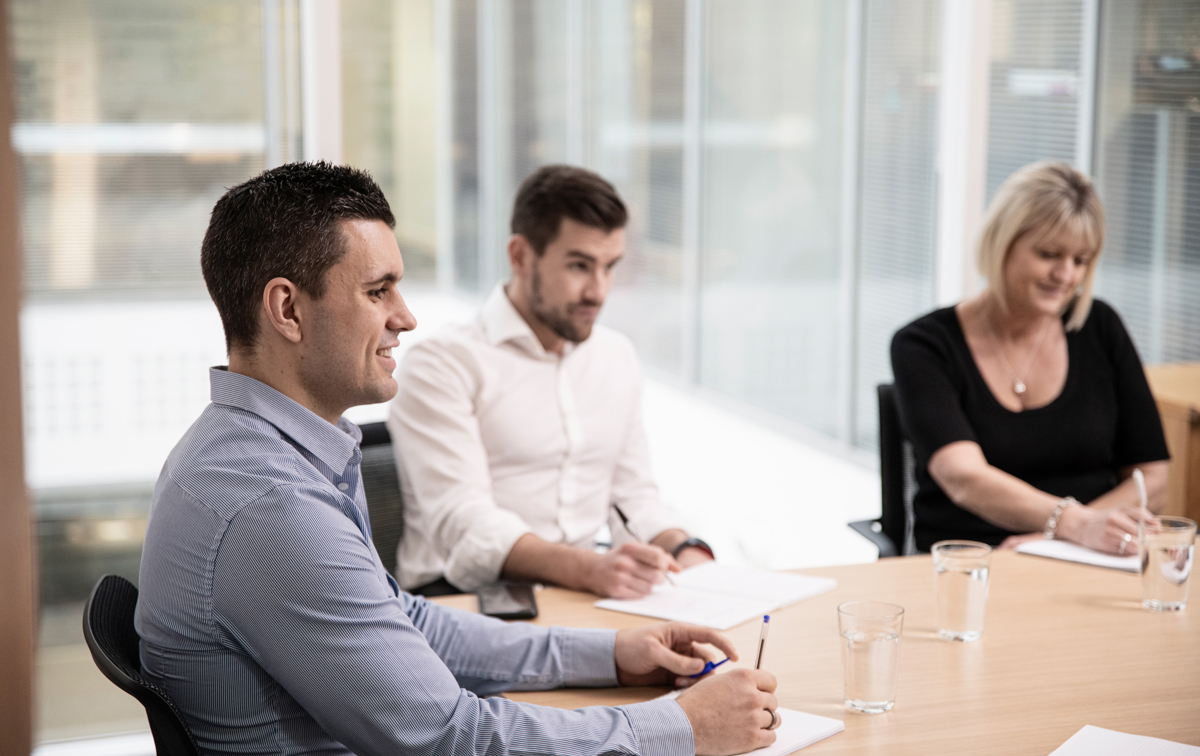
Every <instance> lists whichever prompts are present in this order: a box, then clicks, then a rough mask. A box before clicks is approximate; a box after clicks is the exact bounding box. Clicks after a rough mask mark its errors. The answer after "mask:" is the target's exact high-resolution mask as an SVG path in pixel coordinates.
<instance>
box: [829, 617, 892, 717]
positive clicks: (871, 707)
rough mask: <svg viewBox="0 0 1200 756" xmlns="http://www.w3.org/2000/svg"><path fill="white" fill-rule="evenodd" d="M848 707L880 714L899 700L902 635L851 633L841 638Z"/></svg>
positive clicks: (884, 632)
mask: <svg viewBox="0 0 1200 756" xmlns="http://www.w3.org/2000/svg"><path fill="white" fill-rule="evenodd" d="M842 638H843V640H844V643H843V644H842V665H843V667H844V668H845V672H846V677H845V698H846V706H848V707H850V708H851V709H854V710H855V711H863V712H867V713H869V714H878V713H880V712H884V711H890V710H891V708H892V705H893V704H894V703H895V700H896V671H897V668H898V666H899V664H900V635H899V633H892V632H886V631H858V632H856V631H850V632H847V633H845V634H844V635H843V636H842Z"/></svg>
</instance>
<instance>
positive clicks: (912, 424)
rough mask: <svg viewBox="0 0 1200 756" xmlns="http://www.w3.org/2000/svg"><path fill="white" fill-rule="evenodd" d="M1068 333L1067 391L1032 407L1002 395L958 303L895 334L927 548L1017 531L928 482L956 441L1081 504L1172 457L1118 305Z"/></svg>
mask: <svg viewBox="0 0 1200 756" xmlns="http://www.w3.org/2000/svg"><path fill="white" fill-rule="evenodd" d="M1068 317H1069V313H1068V314H1067V315H1064V316H1063V318H1064V321H1065V320H1066V318H1068ZM1066 337H1067V355H1068V360H1069V363H1068V367H1067V380H1066V383H1065V384H1064V385H1063V389H1062V393H1061V394H1059V395H1058V397H1057V398H1055V399H1054V401H1052V402H1050V404H1047V405H1046V406H1044V407H1039V408H1037V409H1031V410H1025V411H1023V412H1013V411H1011V410H1009V409H1006V408H1005V407H1003V406H1002V405H1001V404H1000V403H999V402H998V401H996V398H995V396H994V395H993V394H992V392H991V389H989V388H988V386H987V383H986V382H985V381H984V379H983V375H981V374H980V372H979V368H978V367H977V366H976V365H975V360H974V359H973V358H972V357H971V351H970V349H969V348H968V347H967V341H966V338H965V337H964V336H963V332H962V327H961V325H960V324H959V322H958V316H957V315H956V314H955V312H954V308H953V307H947V308H944V309H940V310H935V311H934V312H931V313H929V314H928V315H925V316H923V317H921V318H918V319H917V320H915V321H913V322H912V323H909V324H908V325H906V326H905V327H904V328H902V329H900V330H899V331H898V332H897V333H896V335H895V337H893V339H892V372H893V373H894V375H895V381H896V395H897V400H898V403H899V407H900V423H901V425H902V426H903V428H904V432H905V434H906V435H907V436H908V438H909V439H910V440H911V441H912V443H913V447H914V451H915V456H916V462H917V470H916V473H917V476H916V477H917V494H916V498H915V499H914V500H913V508H914V511H915V514H916V524H915V538H916V544H917V548H918V549H920V550H921V551H928V550H929V547H930V546H932V545H933V543H934V542H936V541H940V540H942V539H946V538H966V539H970V540H973V541H983V542H984V543H990V544H993V545H995V544H998V543H1000V541H1002V540H1004V538H1005V537H1007V536H1009V535H1012V533H1010V532H1009V531H1006V530H1004V529H1003V528H1000V527H998V526H996V525H993V524H991V523H989V522H987V521H986V520H984V519H982V518H980V517H978V516H977V515H974V514H972V513H971V512H968V511H967V510H965V509H963V508H962V507H959V506H957V505H956V504H954V503H953V502H952V501H950V498H949V497H948V496H946V494H945V493H944V492H943V491H942V489H941V488H940V487H938V485H937V483H935V482H934V481H933V478H931V477H930V475H929V470H928V466H929V458H930V457H931V456H932V455H933V453H934V452H936V451H937V450H938V449H940V448H942V447H943V446H945V445H946V444H949V443H952V442H954V441H974V442H976V443H978V444H979V446H980V447H981V448H982V449H983V454H984V457H985V458H986V459H987V461H988V464H990V465H992V466H993V467H996V468H998V469H1000V470H1003V471H1005V472H1007V473H1009V474H1011V475H1013V476H1015V477H1017V478H1020V479H1021V480H1023V481H1025V482H1027V483H1029V484H1030V485H1032V486H1034V487H1035V488H1038V489H1040V490H1042V491H1045V492H1046V493H1049V494H1052V495H1054V496H1074V497H1075V498H1076V499H1078V500H1079V501H1081V502H1083V503H1087V502H1089V501H1091V500H1092V499H1095V498H1096V497H1098V496H1100V495H1101V494H1103V493H1105V492H1107V491H1109V490H1111V489H1112V488H1113V487H1114V486H1115V485H1116V484H1117V482H1118V475H1117V473H1118V470H1119V469H1120V468H1122V467H1125V466H1128V465H1135V464H1140V463H1143V462H1153V461H1157V460H1163V459H1167V458H1168V456H1169V455H1168V454H1167V444H1166V440H1165V439H1164V437H1163V430H1162V422H1161V421H1160V419H1159V416H1158V408H1157V407H1156V406H1155V403H1154V397H1153V396H1152V395H1151V393H1150V387H1149V385H1148V384H1147V383H1146V375H1145V373H1144V372H1143V371H1142V363H1141V361H1140V360H1139V359H1138V355H1137V350H1136V349H1135V348H1134V345H1133V341H1132V340H1131V339H1130V338H1129V334H1128V332H1126V330H1125V326H1124V325H1123V324H1122V323H1121V318H1120V317H1119V316H1118V315H1117V313H1116V311H1114V310H1113V309H1112V307H1110V306H1109V305H1107V304H1105V303H1104V302H1102V301H1100V300H1094V301H1093V303H1092V309H1091V312H1090V313H1088V319H1087V321H1086V322H1085V323H1084V325H1083V327H1082V328H1081V329H1079V330H1078V331H1074V332H1068V333H1067V335H1066Z"/></svg>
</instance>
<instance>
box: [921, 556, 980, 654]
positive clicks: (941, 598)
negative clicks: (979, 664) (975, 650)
mask: <svg viewBox="0 0 1200 756" xmlns="http://www.w3.org/2000/svg"><path fill="white" fill-rule="evenodd" d="M934 575H935V579H936V580H937V626H938V634H939V635H941V636H942V637H943V638H946V639H947V640H954V641H975V640H979V638H980V636H982V635H983V614H984V610H985V609H987V598H988V568H987V567H979V566H976V567H974V568H970V567H960V566H958V565H954V564H938V565H936V566H935V568H934Z"/></svg>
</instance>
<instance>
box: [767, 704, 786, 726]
mask: <svg viewBox="0 0 1200 756" xmlns="http://www.w3.org/2000/svg"><path fill="white" fill-rule="evenodd" d="M767 711H768V712H770V714H771V724H770V725H769V726H768V727H767V729H768V730H774V729H775V728H777V727H779V725H780V724H782V723H783V720H782V719H781V718H780V717H779V712H777V711H775V710H774V709H767Z"/></svg>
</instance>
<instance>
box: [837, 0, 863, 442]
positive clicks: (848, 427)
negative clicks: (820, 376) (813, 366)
mask: <svg viewBox="0 0 1200 756" xmlns="http://www.w3.org/2000/svg"><path fill="white" fill-rule="evenodd" d="M865 20H866V9H865V7H864V0H848V2H847V3H846V71H845V76H844V80H845V90H844V92H843V97H844V99H843V105H842V122H843V125H842V139H843V142H842V193H841V223H840V226H841V228H840V231H839V236H840V237H841V238H840V240H839V255H838V257H839V262H838V268H839V271H838V288H839V309H840V313H839V315H840V317H839V322H840V324H841V337H840V338H839V339H838V345H839V354H838V398H837V401H838V438H840V439H841V440H842V441H845V442H846V443H853V442H854V425H855V393H856V392H855V387H856V386H857V384H858V381H857V377H858V376H857V375H856V372H857V365H856V362H857V360H856V357H857V354H856V345H857V343H858V323H857V320H858V318H857V315H858V224H859V207H860V206H861V204H862V203H861V200H862V196H861V192H860V191H859V185H860V177H861V156H862V93H863V70H864V65H863V55H864V46H863V35H864V33H865V32H866V22H865Z"/></svg>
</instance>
